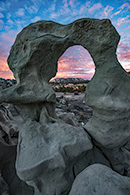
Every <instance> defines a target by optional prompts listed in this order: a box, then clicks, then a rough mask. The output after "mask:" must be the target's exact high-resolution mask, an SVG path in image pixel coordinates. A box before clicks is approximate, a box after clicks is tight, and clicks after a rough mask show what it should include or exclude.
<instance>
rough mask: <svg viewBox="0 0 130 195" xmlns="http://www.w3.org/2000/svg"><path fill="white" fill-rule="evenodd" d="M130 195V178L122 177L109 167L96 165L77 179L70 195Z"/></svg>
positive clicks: (88, 168) (84, 171)
mask: <svg viewBox="0 0 130 195" xmlns="http://www.w3.org/2000/svg"><path fill="white" fill-rule="evenodd" d="M86 194H91V195H104V194H105V195H111V194H112V195H129V194H130V178H128V177H125V176H121V175H119V174H118V173H116V172H114V171H112V170H111V169H110V168H109V167H106V166H104V165H100V164H94V165H91V166H89V167H87V168H86V169H85V170H83V171H82V172H81V173H80V174H79V175H78V176H77V177H76V179H75V181H74V183H73V185H72V189H71V191H70V193H69V195H86Z"/></svg>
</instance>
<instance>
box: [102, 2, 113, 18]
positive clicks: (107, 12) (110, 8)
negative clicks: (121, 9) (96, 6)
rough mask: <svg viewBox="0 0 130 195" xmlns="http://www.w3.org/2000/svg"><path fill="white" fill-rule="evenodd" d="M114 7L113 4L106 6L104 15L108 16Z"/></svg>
mask: <svg viewBox="0 0 130 195" xmlns="http://www.w3.org/2000/svg"><path fill="white" fill-rule="evenodd" d="M113 9H114V8H113V7H112V6H109V5H108V6H106V7H105V9H104V16H105V17H106V18H107V17H108V16H109V15H110V14H111V12H112V10H113Z"/></svg>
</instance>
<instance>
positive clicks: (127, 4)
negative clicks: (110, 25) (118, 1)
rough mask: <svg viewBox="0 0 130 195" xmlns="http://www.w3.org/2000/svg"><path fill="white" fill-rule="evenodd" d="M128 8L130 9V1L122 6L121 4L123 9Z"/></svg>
mask: <svg viewBox="0 0 130 195" xmlns="http://www.w3.org/2000/svg"><path fill="white" fill-rule="evenodd" d="M125 7H126V8H127V9H130V4H129V3H124V4H123V5H122V6H121V9H124V8H125Z"/></svg>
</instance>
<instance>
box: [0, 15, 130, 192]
mask: <svg viewBox="0 0 130 195" xmlns="http://www.w3.org/2000/svg"><path fill="white" fill-rule="evenodd" d="M119 39H120V36H119V34H118V33H117V31H116V29H115V28H114V27H113V25H112V24H111V22H110V20H108V19H104V20H98V19H89V18H85V19H79V20H76V21H74V22H73V23H71V24H68V25H61V24H58V23H55V22H52V21H39V22H36V23H33V24H30V25H29V26H28V27H26V28H24V29H23V30H22V31H21V32H20V33H19V34H18V36H17V38H16V41H15V43H14V45H13V46H12V48H11V51H10V55H9V57H8V64H9V67H10V69H11V70H12V72H13V73H14V77H15V78H16V80H17V84H16V85H14V86H12V87H10V88H8V89H4V90H1V91H0V102H5V103H13V104H15V105H16V106H17V107H18V109H19V112H20V113H21V115H22V117H23V119H24V125H23V127H22V128H21V130H20V133H19V141H18V147H17V159H16V170H17V174H18V176H19V177H20V179H22V180H23V181H25V182H26V183H27V184H29V185H31V186H33V187H34V189H35V195H41V194H46V195H47V194H48V195H53V194H56V195H61V194H64V195H66V194H68V192H69V190H70V188H71V185H72V183H73V181H74V179H75V177H76V175H77V174H79V173H80V172H81V171H82V170H83V169H84V168H85V167H87V166H89V165H90V164H93V163H97V161H99V163H102V164H105V165H107V166H109V167H111V168H112V169H113V170H116V171H118V172H119V173H120V174H122V175H127V176H129V171H130V170H129V167H130V166H129V165H130V160H129V159H130V152H129V146H130V144H129V142H130V121H129V115H130V106H129V97H130V95H129V93H130V90H129V88H130V87H129V86H130V76H129V75H128V74H127V73H126V72H125V70H124V69H123V68H122V67H121V65H120V64H119V62H118V60H117V57H116V48H117V45H118V42H119ZM73 45H82V46H83V47H84V48H85V49H87V50H88V51H89V53H90V55H91V56H92V58H93V61H94V63H95V67H96V69H95V75H94V77H93V78H92V80H91V82H90V83H89V84H88V86H87V88H86V98H85V99H86V104H88V105H89V106H90V107H91V108H92V109H93V117H92V118H91V119H90V120H89V122H88V123H87V124H86V125H85V129H83V127H81V126H80V125H79V126H73V125H72V124H67V123H64V122H63V121H62V120H60V119H58V118H57V116H56V113H55V103H56V98H55V93H54V91H53V90H52V88H51V86H50V85H49V84H48V81H49V80H50V79H51V78H52V77H54V76H55V75H56V72H57V61H58V59H59V57H60V56H61V55H62V54H63V53H64V52H65V50H66V49H67V48H68V47H70V46H73ZM67 121H68V119H67ZM117 151H118V152H117ZM122 151H123V152H122ZM109 152H110V153H111V154H112V156H111V155H110V154H109ZM116 152H117V156H118V157H119V158H121V159H124V161H123V163H122V162H121V160H120V159H119V160H117V159H118V158H116V157H115V153H116ZM89 154H90V156H89ZM94 154H96V155H95V156H97V160H96V159H95V158H94V156H93V155H94ZM117 161H118V162H117ZM117 164H118V168H117V167H116V165H117ZM124 180H125V179H124ZM127 181H128V182H129V180H127ZM128 190H129V189H128Z"/></svg>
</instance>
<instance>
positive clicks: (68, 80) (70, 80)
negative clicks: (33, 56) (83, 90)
mask: <svg viewBox="0 0 130 195" xmlns="http://www.w3.org/2000/svg"><path fill="white" fill-rule="evenodd" d="M80 82H85V80H84V79H82V78H56V79H53V80H52V81H51V83H56V84H64V83H80Z"/></svg>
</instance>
